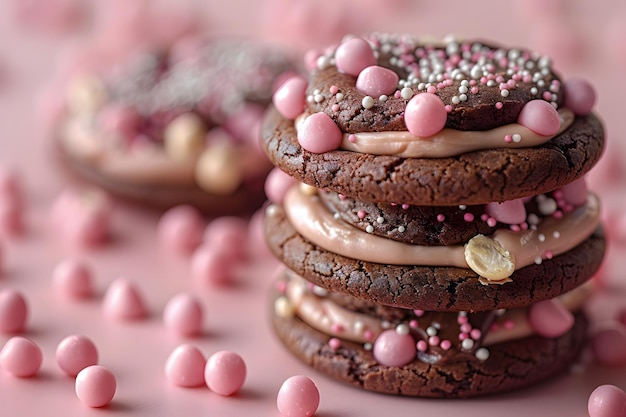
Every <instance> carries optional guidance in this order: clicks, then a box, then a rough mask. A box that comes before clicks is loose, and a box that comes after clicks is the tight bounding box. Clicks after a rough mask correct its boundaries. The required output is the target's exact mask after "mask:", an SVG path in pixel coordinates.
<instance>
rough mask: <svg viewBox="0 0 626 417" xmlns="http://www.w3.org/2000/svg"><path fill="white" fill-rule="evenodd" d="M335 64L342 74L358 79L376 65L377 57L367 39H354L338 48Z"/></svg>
mask: <svg viewBox="0 0 626 417" xmlns="http://www.w3.org/2000/svg"><path fill="white" fill-rule="evenodd" d="M335 63H336V65H337V69H338V70H339V71H340V72H344V73H346V74H349V75H354V76H355V77H356V76H358V75H359V73H360V72H361V71H363V70H364V69H365V68H367V67H370V66H372V65H376V57H375V56H374V52H373V51H372V47H371V46H370V44H369V43H367V41H366V40H365V39H362V38H352V39H350V40H348V41H346V42H344V43H342V44H341V45H339V46H338V47H337V50H336V51H335Z"/></svg>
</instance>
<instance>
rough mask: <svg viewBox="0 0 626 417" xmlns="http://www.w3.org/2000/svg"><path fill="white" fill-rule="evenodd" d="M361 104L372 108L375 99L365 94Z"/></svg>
mask: <svg viewBox="0 0 626 417" xmlns="http://www.w3.org/2000/svg"><path fill="white" fill-rule="evenodd" d="M361 105H362V106H363V107H364V108H366V109H371V108H372V107H374V99H373V98H372V97H370V96H365V97H363V100H362V101H361Z"/></svg>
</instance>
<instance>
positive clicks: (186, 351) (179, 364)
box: [165, 345, 206, 387]
mask: <svg viewBox="0 0 626 417" xmlns="http://www.w3.org/2000/svg"><path fill="white" fill-rule="evenodd" d="M205 365H206V359H205V358H204V355H203V354H202V352H201V351H200V349H198V348H197V347H195V346H193V345H180V346H178V347H177V348H176V349H174V351H173V352H172V353H171V354H170V356H169V357H168V358H167V361H166V362H165V375H166V376H167V379H168V380H169V381H170V382H171V383H172V384H174V385H176V386H179V387H199V386H200V385H203V384H204V368H205Z"/></svg>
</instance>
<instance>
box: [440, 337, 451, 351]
mask: <svg viewBox="0 0 626 417" xmlns="http://www.w3.org/2000/svg"><path fill="white" fill-rule="evenodd" d="M439 347H441V349H443V350H448V349H450V348H451V347H452V342H451V341H449V340H448V339H446V340H442V341H441V343H440V344H439Z"/></svg>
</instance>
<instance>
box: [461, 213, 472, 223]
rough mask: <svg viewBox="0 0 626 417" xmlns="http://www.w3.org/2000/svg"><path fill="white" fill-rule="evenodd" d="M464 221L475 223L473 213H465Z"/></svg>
mask: <svg viewBox="0 0 626 417" xmlns="http://www.w3.org/2000/svg"><path fill="white" fill-rule="evenodd" d="M463 220H465V221H466V222H473V221H474V215H473V214H472V213H465V214H464V215H463Z"/></svg>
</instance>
